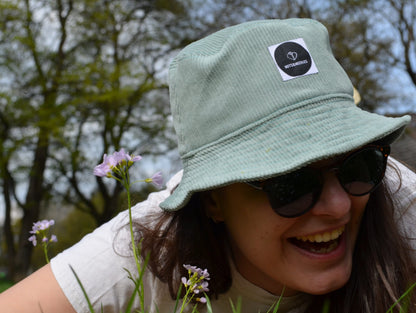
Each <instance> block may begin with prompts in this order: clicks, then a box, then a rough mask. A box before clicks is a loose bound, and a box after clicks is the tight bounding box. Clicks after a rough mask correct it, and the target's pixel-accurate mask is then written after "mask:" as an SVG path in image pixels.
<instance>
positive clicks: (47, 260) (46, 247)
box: [42, 243, 49, 263]
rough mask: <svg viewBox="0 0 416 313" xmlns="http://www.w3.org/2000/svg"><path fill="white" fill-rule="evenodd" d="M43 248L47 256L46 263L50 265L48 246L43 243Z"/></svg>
mask: <svg viewBox="0 0 416 313" xmlns="http://www.w3.org/2000/svg"><path fill="white" fill-rule="evenodd" d="M42 246H43V254H44V255H45V260H46V263H49V257H48V244H47V243H43V244H42Z"/></svg>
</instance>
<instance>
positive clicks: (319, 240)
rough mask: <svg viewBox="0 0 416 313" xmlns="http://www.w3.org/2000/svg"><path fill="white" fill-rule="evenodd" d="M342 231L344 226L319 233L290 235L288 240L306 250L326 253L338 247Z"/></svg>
mask: <svg viewBox="0 0 416 313" xmlns="http://www.w3.org/2000/svg"><path fill="white" fill-rule="evenodd" d="M344 231H345V226H342V227H340V228H337V229H335V230H333V231H330V232H325V233H321V234H315V235H308V236H299V237H292V238H289V241H290V243H292V244H294V245H295V246H297V247H298V248H300V249H303V250H306V251H308V252H311V253H315V254H327V253H330V252H332V251H334V250H335V249H336V248H337V247H338V245H339V243H340V241H341V236H342V234H343V233H344Z"/></svg>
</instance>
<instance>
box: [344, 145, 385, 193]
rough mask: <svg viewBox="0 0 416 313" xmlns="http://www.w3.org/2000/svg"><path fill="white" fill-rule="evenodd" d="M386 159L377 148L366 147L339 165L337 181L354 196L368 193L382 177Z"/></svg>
mask: <svg viewBox="0 0 416 313" xmlns="http://www.w3.org/2000/svg"><path fill="white" fill-rule="evenodd" d="M386 161H387V158H386V157H385V154H384V153H383V152H382V151H381V150H380V149H379V148H377V147H368V148H365V149H363V150H360V151H358V152H356V153H355V154H353V155H351V156H350V157H349V158H347V159H346V160H345V161H344V163H343V164H342V165H341V168H340V171H339V175H338V177H339V180H340V182H341V184H342V186H343V187H344V188H345V190H346V191H347V192H348V193H350V194H351V195H354V196H361V195H365V194H368V193H370V192H371V191H373V190H374V189H375V187H377V185H378V184H379V183H380V182H381V181H382V179H383V177H384V172H385V169H386Z"/></svg>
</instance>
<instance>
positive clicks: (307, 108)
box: [0, 19, 416, 313]
mask: <svg viewBox="0 0 416 313" xmlns="http://www.w3.org/2000/svg"><path fill="white" fill-rule="evenodd" d="M169 75H170V76H169V80H170V95H171V105H172V114H173V119H174V124H175V130H176V132H177V135H178V142H179V151H180V154H181V157H182V160H183V166H184V170H183V176H182V173H179V174H178V175H176V176H175V177H174V178H173V179H172V180H171V181H170V182H169V183H168V186H167V189H166V190H164V191H162V192H159V193H155V194H152V195H150V196H149V199H148V200H147V201H145V202H143V203H141V204H139V205H137V206H136V207H135V208H134V212H135V219H136V222H137V227H138V231H139V234H140V236H138V239H137V240H141V245H142V253H143V255H148V254H149V255H150V261H149V264H148V271H146V274H145V276H144V280H143V282H144V286H145V306H146V310H148V311H149V312H172V311H173V308H174V305H175V301H174V299H175V297H176V295H177V293H178V288H179V285H180V280H181V277H182V276H184V275H186V269H184V268H183V264H191V265H195V266H198V267H200V268H207V269H208V271H209V273H210V278H211V279H210V281H209V295H210V299H211V303H212V308H213V312H221V313H222V312H231V306H230V300H231V301H232V302H233V303H234V304H235V303H237V301H238V299H241V301H242V312H267V311H268V310H269V309H270V307H271V306H272V305H273V304H274V303H275V302H276V301H277V300H278V299H279V296H280V295H282V294H283V299H282V301H281V303H280V305H279V310H278V312H291V313H303V312H321V311H322V307H323V305H325V306H328V305H329V310H330V312H354V313H356V312H380V313H381V312H386V311H387V310H388V309H389V307H390V305H392V304H393V303H394V302H395V301H396V300H397V299H398V298H399V297H400V295H401V294H403V293H404V292H405V291H406V289H407V288H408V287H409V286H410V284H412V283H413V282H415V280H416V277H415V273H414V272H415V264H414V252H413V251H412V250H411V247H410V245H411V241H410V239H412V238H413V237H414V234H413V233H412V230H411V227H410V226H411V225H412V222H413V221H414V220H415V218H414V214H415V213H414V208H413V207H412V206H411V205H412V200H413V199H414V198H415V196H414V194H413V192H412V185H411V184H413V183H414V182H416V179H415V175H414V174H413V173H411V172H410V171H409V170H408V169H406V168H405V167H404V166H402V165H401V164H399V163H398V162H396V161H394V160H391V161H390V162H389V165H388V166H387V159H388V155H389V151H390V148H389V144H390V143H391V142H392V141H394V140H395V139H396V138H397V137H398V136H399V135H400V133H401V132H402V130H403V128H404V127H405V125H406V124H407V123H408V121H409V119H408V117H402V118H387V117H383V116H379V115H376V114H370V113H367V112H364V111H362V110H360V109H359V108H357V107H356V106H355V104H354V101H353V87H352V85H351V83H350V81H349V79H348V77H347V75H346V74H345V72H344V71H343V70H342V68H341V67H340V65H339V64H338V63H337V62H336V60H335V59H334V57H333V55H332V52H331V50H330V47H329V40H328V34H327V31H326V29H325V28H324V27H323V26H322V25H321V24H319V23H318V22H316V21H313V20H306V19H290V20H268V21H253V22H248V23H243V24H240V25H236V26H233V27H229V28H226V29H224V30H222V31H219V32H217V33H215V34H212V35H210V36H208V37H206V38H204V39H201V40H199V41H197V42H195V43H193V44H191V45H189V46H188V47H186V48H185V49H184V50H183V51H182V52H181V53H179V55H178V56H177V57H176V58H175V59H174V60H173V62H172V64H171V66H170V70H169ZM386 166H387V174H386V177H385V178H384V181H383V177H384V172H385V169H386ZM400 176H402V185H401V186H400V185H399V182H400ZM160 208H162V209H163V211H161V210H160ZM126 218H127V217H126V214H125V213H122V214H121V215H119V216H118V217H116V218H115V219H113V220H112V221H111V222H109V223H107V224H105V225H104V226H102V227H100V228H98V229H97V230H96V231H95V232H94V233H92V234H91V235H88V236H87V237H86V238H84V239H83V240H82V241H81V242H80V243H78V244H77V245H75V246H74V247H72V248H71V249H69V250H67V251H65V252H63V253H62V254H60V255H58V256H57V257H56V258H54V259H53V260H52V261H51V266H46V267H45V268H43V269H41V270H40V271H39V272H37V273H35V274H33V275H32V276H30V277H29V278H27V279H26V281H24V282H22V283H21V284H18V285H17V286H16V287H14V288H12V289H11V290H9V291H8V292H6V293H5V294H4V295H2V296H1V297H0V305H1V307H2V308H4V307H6V308H10V309H9V311H6V312H29V311H30V312H33V306H34V305H38V306H40V307H42V310H43V311H42V312H45V313H48V312H88V307H87V304H86V301H85V300H84V298H83V294H82V291H81V290H80V288H79V285H78V284H77V282H76V281H75V279H74V277H73V276H74V275H73V273H72V272H71V271H70V270H69V267H68V265H71V266H72V267H73V268H74V269H75V271H76V272H77V274H78V276H79V277H80V279H81V282H82V283H83V285H84V286H85V288H86V291H87V293H88V295H89V296H90V298H91V301H92V303H93V305H94V307H95V309H96V311H100V310H101V308H103V311H104V312H120V311H122V310H123V309H124V308H125V307H126V305H127V301H128V299H129V296H130V295H131V293H132V292H133V284H132V283H131V282H130V281H129V280H126V276H127V274H126V272H125V271H124V270H123V268H126V269H127V270H130V271H131V272H133V271H134V269H135V268H134V261H132V258H131V257H125V255H127V254H128V246H127V245H126V244H125V243H126V242H128V233H127V232H125V231H124V229H123V228H121V225H124V224H125V223H126ZM405 236H407V237H409V238H404V237H405ZM41 282H42V283H41ZM34 287H36V288H37V290H36V291H35V293H34V294H33V295H32V296H29V295H28V296H26V294H28V292H29V290H30V291H31V290H33V288H34ZM22 294H24V295H25V296H22ZM13 299H19V302H18V303H16V302H13ZM410 303H411V304H410V306H409V307H408V310H409V312H414V311H415V309H414V303H415V302H414V301H413V302H412V300H411V302H410ZM200 311H204V308H203V307H200Z"/></svg>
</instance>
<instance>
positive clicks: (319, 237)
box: [296, 226, 345, 242]
mask: <svg viewBox="0 0 416 313" xmlns="http://www.w3.org/2000/svg"><path fill="white" fill-rule="evenodd" d="M344 230H345V226H342V227H340V228H338V229H335V230H333V231H331V232H325V233H322V234H315V235H309V236H299V237H296V239H298V240H302V241H305V242H306V241H309V242H328V241H331V240H334V239H337V238H338V237H339V236H341V234H342V233H343V232H344Z"/></svg>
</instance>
